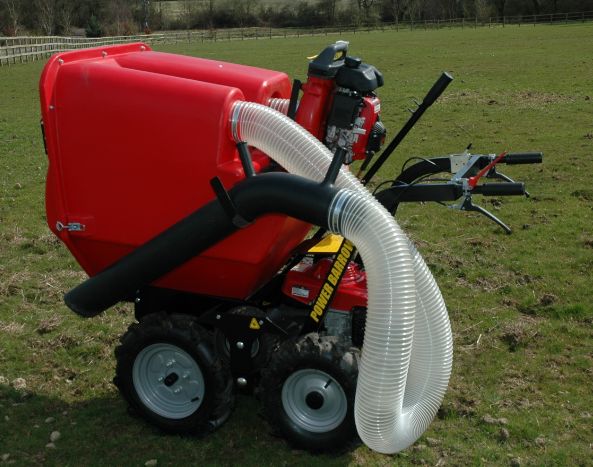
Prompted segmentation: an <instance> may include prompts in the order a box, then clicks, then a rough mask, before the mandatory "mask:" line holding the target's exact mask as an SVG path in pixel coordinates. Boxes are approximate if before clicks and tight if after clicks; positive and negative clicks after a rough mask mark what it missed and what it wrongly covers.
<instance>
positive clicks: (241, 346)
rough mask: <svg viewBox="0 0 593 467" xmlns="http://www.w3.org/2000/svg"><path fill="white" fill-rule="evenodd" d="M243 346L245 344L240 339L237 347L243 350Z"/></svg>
mask: <svg viewBox="0 0 593 467" xmlns="http://www.w3.org/2000/svg"><path fill="white" fill-rule="evenodd" d="M243 347H245V344H243V342H241V341H239V342H237V348H238V349H239V350H243Z"/></svg>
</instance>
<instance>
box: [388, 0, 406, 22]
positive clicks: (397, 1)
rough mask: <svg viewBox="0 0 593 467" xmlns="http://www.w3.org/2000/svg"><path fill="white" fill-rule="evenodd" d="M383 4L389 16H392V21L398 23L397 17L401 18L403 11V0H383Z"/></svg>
mask: <svg viewBox="0 0 593 467" xmlns="http://www.w3.org/2000/svg"><path fill="white" fill-rule="evenodd" d="M385 5H386V6H387V9H388V11H389V13H390V14H391V16H393V21H395V23H396V24H398V23H399V19H400V18H401V14H402V12H403V7H404V1H403V0H385Z"/></svg>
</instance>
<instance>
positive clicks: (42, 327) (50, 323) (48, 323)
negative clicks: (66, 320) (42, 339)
mask: <svg viewBox="0 0 593 467" xmlns="http://www.w3.org/2000/svg"><path fill="white" fill-rule="evenodd" d="M61 323H62V320H61V318H60V317H59V316H52V317H51V318H48V319H43V320H41V321H40V322H39V326H37V329H36V331H37V333H38V334H47V333H49V332H52V331H53V330H54V329H56V328H57V327H58V326H59V325H60V324H61Z"/></svg>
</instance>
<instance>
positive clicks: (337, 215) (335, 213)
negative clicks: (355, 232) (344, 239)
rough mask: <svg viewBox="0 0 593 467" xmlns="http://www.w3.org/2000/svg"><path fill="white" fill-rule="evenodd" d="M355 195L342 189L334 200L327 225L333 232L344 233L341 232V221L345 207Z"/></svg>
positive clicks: (328, 214) (329, 210)
mask: <svg viewBox="0 0 593 467" xmlns="http://www.w3.org/2000/svg"><path fill="white" fill-rule="evenodd" d="M353 194H354V193H353V192H352V191H350V190H346V189H342V190H340V191H339V192H338V194H337V195H336V196H334V198H333V199H332V201H331V203H330V205H329V209H328V213H327V225H328V227H329V230H331V231H332V232H336V233H340V234H341V233H342V232H340V231H339V227H340V219H341V216H342V213H343V212H344V205H345V204H346V202H347V201H348V199H349V198H350V197H351V196H352V195H353Z"/></svg>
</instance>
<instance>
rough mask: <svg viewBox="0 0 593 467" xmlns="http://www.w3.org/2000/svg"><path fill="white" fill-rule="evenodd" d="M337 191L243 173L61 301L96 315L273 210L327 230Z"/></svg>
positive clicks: (81, 312)
mask: <svg viewBox="0 0 593 467" xmlns="http://www.w3.org/2000/svg"><path fill="white" fill-rule="evenodd" d="M213 186H215V185H214V184H213ZM227 193H228V194H227ZM337 193H338V189H337V188H335V187H334V186H333V185H331V184H329V183H322V184H319V183H316V182H314V181H312V180H309V179H306V178H303V177H299V176H296V175H292V174H288V173H269V174H263V175H258V176H254V177H249V178H247V179H245V180H243V181H241V182H239V183H237V184H236V185H235V186H234V187H233V188H232V189H231V190H229V191H228V192H224V191H223V192H222V193H220V192H219V193H217V194H218V199H215V200H213V201H211V202H210V203H208V204H206V205H204V206H202V207H201V208H200V209H198V210H197V211H195V212H194V213H192V214H190V215H189V216H187V217H186V218H184V219H182V220H180V221H179V222H177V223H176V224H174V225H172V226H171V227H169V228H168V229H167V230H165V231H163V232H162V233H160V234H159V235H157V236H156V237H154V238H153V239H152V240H149V241H148V242H147V243H145V244H143V245H141V246H140V247H138V248H137V249H136V250H134V251H133V252H132V253H130V254H128V255H126V256H124V257H123V258H121V259H119V260H118V261H117V262H116V263H114V264H113V265H111V266H109V267H107V268H106V269H105V270H103V271H102V272H100V273H99V274H97V275H95V276H93V277H91V278H89V279H88V280H86V281H85V282H83V283H82V284H80V285H78V286H77V287H75V288H74V289H72V290H71V291H69V292H68V293H66V295H65V296H64V301H65V302H66V305H68V307H69V308H70V309H71V310H72V311H74V312H75V313H77V314H79V315H80V316H83V317H85V318H90V317H93V316H96V315H98V314H99V313H101V312H103V311H105V310H106V309H107V308H109V307H111V306H113V305H115V304H116V303H118V302H120V301H123V300H129V299H131V298H132V297H133V296H134V294H135V293H136V291H137V290H138V289H140V288H141V287H144V286H147V285H149V284H151V283H152V282H154V281H155V280H157V279H159V278H160V277H162V276H164V275H165V274H167V273H168V272H170V271H172V270H173V269H175V268H177V267H179V266H181V265H182V264H184V263H185V262H187V261H189V260H190V259H192V258H194V257H195V256H197V255H198V254H200V253H201V252H202V251H204V250H206V249H208V248H210V247H211V246H212V245H214V244H216V243H218V242H220V241H221V240H223V239H224V238H226V237H228V236H229V235H230V234H232V233H233V232H235V231H236V230H237V229H239V228H240V227H241V224H242V223H240V222H237V219H242V220H245V221H247V222H251V221H253V220H255V219H256V218H258V217H259V216H261V215H263V214H272V213H277V214H285V215H288V216H291V217H294V218H297V219H300V220H302V221H305V222H308V223H310V224H315V225H318V226H321V227H323V228H326V229H327V217H328V210H329V207H330V204H331V201H332V199H333V198H334V196H335V195H336V194H337Z"/></svg>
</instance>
